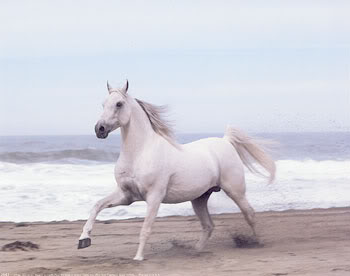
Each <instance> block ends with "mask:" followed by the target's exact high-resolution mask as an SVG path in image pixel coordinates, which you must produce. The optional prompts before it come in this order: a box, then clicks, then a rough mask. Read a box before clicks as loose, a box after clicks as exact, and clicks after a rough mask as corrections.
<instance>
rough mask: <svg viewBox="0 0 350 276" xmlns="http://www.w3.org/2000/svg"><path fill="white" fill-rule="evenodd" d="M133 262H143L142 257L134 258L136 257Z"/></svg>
mask: <svg viewBox="0 0 350 276" xmlns="http://www.w3.org/2000/svg"><path fill="white" fill-rule="evenodd" d="M134 261H143V257H138V256H136V257H135V258H134Z"/></svg>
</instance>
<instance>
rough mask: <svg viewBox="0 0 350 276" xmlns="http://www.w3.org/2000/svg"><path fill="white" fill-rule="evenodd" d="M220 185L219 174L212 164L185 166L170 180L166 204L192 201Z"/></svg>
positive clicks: (165, 199)
mask: <svg viewBox="0 0 350 276" xmlns="http://www.w3.org/2000/svg"><path fill="white" fill-rule="evenodd" d="M217 185H219V172H218V169H217V167H215V166H213V165H212V164H211V163H210V162H204V163H203V162H202V164H201V166H196V167H193V166H191V165H190V164H188V165H187V164H184V166H183V167H180V168H178V169H177V172H176V173H175V174H174V175H173V177H171V178H170V180H169V184H168V189H167V193H166V196H165V198H164V200H163V202H164V203H179V202H185V201H191V200H193V199H196V198H198V197H200V196H201V195H202V194H204V193H205V192H206V191H208V190H209V189H210V188H212V187H215V186H217Z"/></svg>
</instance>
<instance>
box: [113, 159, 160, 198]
mask: <svg viewBox="0 0 350 276" xmlns="http://www.w3.org/2000/svg"><path fill="white" fill-rule="evenodd" d="M155 175H156V174H155V173H153V172H152V171H151V170H138V169H137V168H134V167H122V166H116V168H115V179H116V181H117V184H118V186H119V187H120V188H121V190H122V191H123V192H125V193H128V194H129V195H132V196H133V197H134V198H135V199H137V200H144V199H145V197H146V194H147V191H148V190H149V187H148V186H150V185H151V183H152V182H153V181H154V177H155Z"/></svg>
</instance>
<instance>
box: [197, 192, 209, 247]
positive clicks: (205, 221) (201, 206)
mask: <svg viewBox="0 0 350 276" xmlns="http://www.w3.org/2000/svg"><path fill="white" fill-rule="evenodd" d="M210 194H211V192H210V191H208V192H206V193H204V194H203V195H202V196H200V197H199V198H196V199H194V200H192V206H193V210H194V212H195V213H196V215H197V216H198V218H199V220H200V222H201V225H202V228H203V232H202V235H201V237H200V240H199V241H198V242H197V244H196V247H195V248H196V250H198V251H201V250H202V249H203V248H204V246H205V244H206V242H207V240H208V239H209V238H210V236H211V233H212V232H213V230H214V223H213V221H212V219H211V217H210V215H209V212H208V205H207V203H208V199H209V197H210Z"/></svg>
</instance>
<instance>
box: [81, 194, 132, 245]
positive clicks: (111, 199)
mask: <svg viewBox="0 0 350 276" xmlns="http://www.w3.org/2000/svg"><path fill="white" fill-rule="evenodd" d="M131 203H132V202H131V201H130V200H129V199H128V198H127V197H126V196H125V195H124V194H123V192H122V191H121V190H120V189H117V190H116V191H115V192H113V193H111V194H110V195H109V196H106V197H105V198H103V199H101V200H99V201H97V203H96V204H95V206H94V207H93V208H92V210H91V212H90V216H89V219H88V220H87V222H86V223H85V225H84V228H83V232H82V233H81V235H80V238H79V244H78V249H82V248H85V247H88V246H90V245H91V239H90V233H91V230H92V227H93V225H94V222H95V219H96V217H97V215H98V214H99V213H100V212H101V211H102V210H103V209H105V208H111V207H115V206H118V205H129V204H131Z"/></svg>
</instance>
